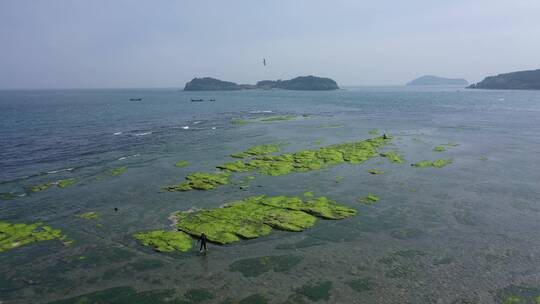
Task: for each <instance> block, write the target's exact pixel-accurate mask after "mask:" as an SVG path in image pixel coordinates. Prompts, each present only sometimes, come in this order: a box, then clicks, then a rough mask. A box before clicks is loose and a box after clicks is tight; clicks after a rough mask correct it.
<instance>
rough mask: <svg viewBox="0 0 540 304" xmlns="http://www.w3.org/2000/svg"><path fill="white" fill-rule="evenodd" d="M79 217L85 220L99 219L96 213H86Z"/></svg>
mask: <svg viewBox="0 0 540 304" xmlns="http://www.w3.org/2000/svg"><path fill="white" fill-rule="evenodd" d="M77 217H78V218H82V219H85V220H95V219H98V218H99V213H97V212H94V211H90V212H85V213H82V214H79V215H77Z"/></svg>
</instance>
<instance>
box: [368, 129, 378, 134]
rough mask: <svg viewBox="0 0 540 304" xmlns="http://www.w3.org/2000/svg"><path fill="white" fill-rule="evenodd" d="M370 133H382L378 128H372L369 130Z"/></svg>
mask: <svg viewBox="0 0 540 304" xmlns="http://www.w3.org/2000/svg"><path fill="white" fill-rule="evenodd" d="M368 133H369V134H371V135H379V133H381V131H379V130H378V129H372V130H369V132H368Z"/></svg>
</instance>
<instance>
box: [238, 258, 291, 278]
mask: <svg viewBox="0 0 540 304" xmlns="http://www.w3.org/2000/svg"><path fill="white" fill-rule="evenodd" d="M301 261H302V258H301V257H299V256H294V255H280V256H263V257H257V258H251V259H244V260H239V261H235V262H233V263H232V264H231V265H229V270H230V271H238V272H240V273H242V275H244V276H245V277H258V276H260V275H261V274H263V273H266V272H269V271H271V270H272V271H274V272H287V271H289V270H290V269H291V268H293V267H295V266H296V265H298V264H299V263H300V262H301Z"/></svg>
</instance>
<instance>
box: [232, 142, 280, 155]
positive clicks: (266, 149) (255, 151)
mask: <svg viewBox="0 0 540 304" xmlns="http://www.w3.org/2000/svg"><path fill="white" fill-rule="evenodd" d="M282 145H283V144H281V143H272V144H265V145H259V146H253V147H251V148H249V149H247V150H246V151H244V152H240V153H234V154H231V157H235V158H246V157H252V156H260V155H267V154H270V153H275V152H280V151H281V149H280V147H281V146H282Z"/></svg>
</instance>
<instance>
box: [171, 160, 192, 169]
mask: <svg viewBox="0 0 540 304" xmlns="http://www.w3.org/2000/svg"><path fill="white" fill-rule="evenodd" d="M174 166H175V167H177V168H183V167H187V166H189V163H188V162H187V161H179V162H176V164H174Z"/></svg>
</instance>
